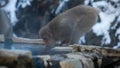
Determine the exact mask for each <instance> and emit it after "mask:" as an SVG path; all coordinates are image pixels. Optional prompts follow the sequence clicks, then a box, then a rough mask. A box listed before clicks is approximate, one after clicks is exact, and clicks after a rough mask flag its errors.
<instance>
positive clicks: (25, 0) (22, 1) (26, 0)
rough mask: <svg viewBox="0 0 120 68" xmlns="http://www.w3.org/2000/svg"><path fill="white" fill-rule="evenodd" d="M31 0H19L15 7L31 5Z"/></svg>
mask: <svg viewBox="0 0 120 68" xmlns="http://www.w3.org/2000/svg"><path fill="white" fill-rule="evenodd" d="M31 1H33V0H20V2H19V3H18V6H17V8H18V7H20V6H21V7H22V8H25V7H26V6H28V5H29V6H30V5H31Z"/></svg>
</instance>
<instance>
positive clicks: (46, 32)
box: [39, 26, 55, 46]
mask: <svg viewBox="0 0 120 68" xmlns="http://www.w3.org/2000/svg"><path fill="white" fill-rule="evenodd" d="M39 35H40V37H41V38H42V39H43V41H44V42H45V44H46V45H48V46H52V45H55V40H54V38H53V34H52V32H51V30H50V29H49V27H48V26H44V27H42V28H41V29H40V31H39Z"/></svg>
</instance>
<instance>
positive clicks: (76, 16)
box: [39, 5, 100, 45]
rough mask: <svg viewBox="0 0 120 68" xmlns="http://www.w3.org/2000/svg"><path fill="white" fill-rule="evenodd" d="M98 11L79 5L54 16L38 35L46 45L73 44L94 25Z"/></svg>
mask: <svg viewBox="0 0 120 68" xmlns="http://www.w3.org/2000/svg"><path fill="white" fill-rule="evenodd" d="M99 12H100V11H99V10H98V9H96V8H93V7H91V6H85V5H79V6H76V7H73V8H71V9H69V10H67V11H65V12H63V13H61V14H59V15H58V16H56V17H55V18H54V19H53V20H52V21H50V22H49V23H48V24H47V25H45V26H43V27H42V28H41V29H40V31H39V35H40V37H41V38H42V39H43V40H44V42H45V43H46V45H56V44H75V43H78V41H79V39H80V37H81V36H82V35H83V34H84V33H85V32H88V31H89V30H90V29H91V27H92V26H93V25H94V24H95V23H96V21H97V18H98V14H99Z"/></svg>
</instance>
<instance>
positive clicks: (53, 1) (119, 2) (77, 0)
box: [0, 0, 120, 48]
mask: <svg viewBox="0 0 120 68" xmlns="http://www.w3.org/2000/svg"><path fill="white" fill-rule="evenodd" d="M81 4H84V5H89V6H93V7H96V8H99V9H100V10H101V12H100V13H99V19H98V21H97V22H96V24H95V25H94V26H93V27H92V29H91V31H89V32H88V33H86V34H85V35H84V36H82V37H81V38H80V41H79V44H85V45H98V46H104V47H113V48H119V47H120V0H0V8H1V9H3V10H5V12H7V14H8V16H9V18H10V21H11V24H12V26H13V32H14V36H16V37H24V38H31V39H38V38H40V37H39V35H38V32H39V29H40V28H41V27H42V26H44V25H46V24H47V23H48V22H49V21H51V20H52V19H53V18H54V17H56V16H57V15H58V14H60V13H62V12H64V11H65V10H67V9H70V8H72V7H75V6H77V5H81Z"/></svg>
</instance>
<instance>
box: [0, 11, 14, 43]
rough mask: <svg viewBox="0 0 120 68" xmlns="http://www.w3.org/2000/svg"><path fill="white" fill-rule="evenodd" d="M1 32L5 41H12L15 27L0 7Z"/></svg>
mask: <svg viewBox="0 0 120 68" xmlns="http://www.w3.org/2000/svg"><path fill="white" fill-rule="evenodd" d="M0 34H4V37H5V42H10V41H12V36H13V29H12V24H11V23H10V19H9V18H8V15H7V13H6V12H5V11H4V10H2V9H0Z"/></svg>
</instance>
